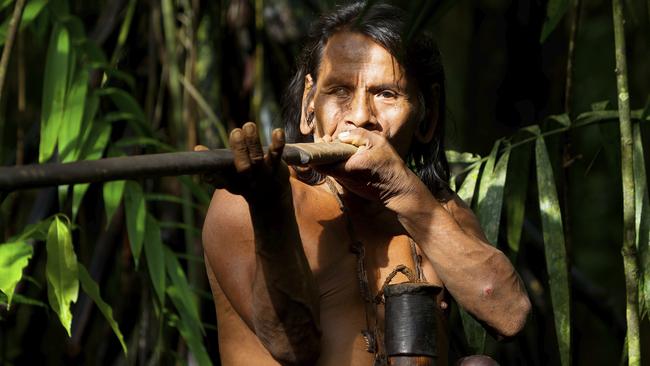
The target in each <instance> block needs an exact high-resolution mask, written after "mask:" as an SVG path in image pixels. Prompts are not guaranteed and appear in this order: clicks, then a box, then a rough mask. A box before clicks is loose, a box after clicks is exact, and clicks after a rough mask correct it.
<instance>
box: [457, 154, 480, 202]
mask: <svg viewBox="0 0 650 366" xmlns="http://www.w3.org/2000/svg"><path fill="white" fill-rule="evenodd" d="M481 165H482V164H480V163H477V164H476V165H475V166H474V168H472V170H470V171H469V173H467V177H465V180H464V181H463V184H461V186H460V188H459V189H458V197H460V198H461V199H462V200H463V201H465V203H466V204H467V206H470V207H471V206H472V200H473V199H474V191H476V182H477V181H478V173H479V172H480V171H481Z"/></svg>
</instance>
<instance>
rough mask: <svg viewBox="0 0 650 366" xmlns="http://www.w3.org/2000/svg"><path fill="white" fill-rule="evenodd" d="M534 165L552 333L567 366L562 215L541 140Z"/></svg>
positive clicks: (567, 309) (567, 311)
mask: <svg viewBox="0 0 650 366" xmlns="http://www.w3.org/2000/svg"><path fill="white" fill-rule="evenodd" d="M535 161H536V170H537V190H538V193H539V209H540V217H541V220H542V233H543V237H544V254H545V257H546V269H547V272H548V276H549V286H550V293H551V302H552V304H553V318H554V320H555V331H556V336H557V342H558V345H559V348H560V349H559V352H560V360H561V364H562V365H563V366H568V365H569V362H570V360H571V323H570V310H571V309H570V302H569V279H568V270H567V257H566V249H565V246H564V230H563V229H562V214H561V212H560V204H559V201H558V198H557V190H556V188H555V180H554V178H553V168H552V167H551V162H550V160H549V157H548V152H547V150H546V144H545V143H544V139H543V138H542V137H541V136H538V137H537V142H536V144H535Z"/></svg>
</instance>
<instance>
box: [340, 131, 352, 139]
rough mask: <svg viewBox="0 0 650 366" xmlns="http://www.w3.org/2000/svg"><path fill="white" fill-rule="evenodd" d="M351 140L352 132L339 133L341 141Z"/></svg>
mask: <svg viewBox="0 0 650 366" xmlns="http://www.w3.org/2000/svg"><path fill="white" fill-rule="evenodd" d="M348 138H350V132H348V131H343V132H341V133H339V140H344V139H348Z"/></svg>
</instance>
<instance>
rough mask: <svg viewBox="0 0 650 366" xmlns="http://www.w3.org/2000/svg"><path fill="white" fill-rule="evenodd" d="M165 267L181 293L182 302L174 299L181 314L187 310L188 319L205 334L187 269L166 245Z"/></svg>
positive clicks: (173, 283) (173, 284) (172, 284)
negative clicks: (184, 269)
mask: <svg viewBox="0 0 650 366" xmlns="http://www.w3.org/2000/svg"><path fill="white" fill-rule="evenodd" d="M165 268H166V269H167V274H168V275H169V278H170V280H171V286H173V287H174V288H176V290H177V292H178V294H179V295H180V303H178V304H177V302H176V301H174V305H175V306H176V308H177V309H178V310H179V311H180V312H181V315H182V314H183V312H186V319H187V321H188V322H189V323H191V325H192V327H197V328H198V329H200V330H201V333H203V334H204V333H205V330H204V329H203V326H202V325H201V319H200V318H199V311H198V308H199V307H198V304H197V302H196V298H195V296H194V294H193V293H192V289H191V288H190V285H189V283H188V282H187V277H186V276H185V271H183V267H181V265H180V263H179V262H178V259H177V258H176V255H175V254H174V252H173V251H172V250H171V249H169V248H168V247H165ZM168 293H169V292H168ZM172 301H173V299H172Z"/></svg>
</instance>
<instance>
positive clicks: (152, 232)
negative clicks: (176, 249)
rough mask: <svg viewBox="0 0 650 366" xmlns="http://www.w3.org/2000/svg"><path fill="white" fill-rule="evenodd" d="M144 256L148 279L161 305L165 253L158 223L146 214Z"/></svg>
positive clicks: (162, 300)
mask: <svg viewBox="0 0 650 366" xmlns="http://www.w3.org/2000/svg"><path fill="white" fill-rule="evenodd" d="M144 255H145V258H146V259H147V267H148V269H149V277H151V282H152V284H153V289H154V291H155V292H156V295H157V296H158V300H159V301H160V303H161V304H164V303H165V286H166V285H165V282H166V281H165V280H166V276H165V252H164V249H163V243H162V238H161V237H160V227H159V226H158V221H156V219H155V218H154V217H153V216H151V215H150V214H147V224H146V229H145V234H144Z"/></svg>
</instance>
